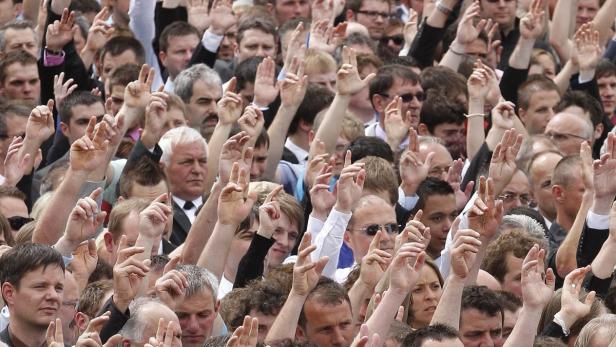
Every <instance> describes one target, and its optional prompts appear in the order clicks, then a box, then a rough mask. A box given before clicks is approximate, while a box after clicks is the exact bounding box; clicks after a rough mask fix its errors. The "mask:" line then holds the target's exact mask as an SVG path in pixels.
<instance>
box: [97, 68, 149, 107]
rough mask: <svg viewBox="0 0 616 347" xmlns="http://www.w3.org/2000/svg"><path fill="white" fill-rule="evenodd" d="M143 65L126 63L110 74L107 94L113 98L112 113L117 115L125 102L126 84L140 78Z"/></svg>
mask: <svg viewBox="0 0 616 347" xmlns="http://www.w3.org/2000/svg"><path fill="white" fill-rule="evenodd" d="M140 70H141V67H139V66H138V65H135V64H126V65H122V66H120V67H118V68H117V69H115V70H114V71H113V73H112V74H111V75H110V76H109V79H108V80H107V83H105V96H107V98H111V115H112V116H115V115H116V114H117V113H118V111H119V110H120V107H122V104H124V90H125V89H126V86H127V85H128V84H129V83H130V82H132V81H136V80H138V79H139V71H140Z"/></svg>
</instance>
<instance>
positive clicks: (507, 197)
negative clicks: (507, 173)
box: [499, 170, 530, 212]
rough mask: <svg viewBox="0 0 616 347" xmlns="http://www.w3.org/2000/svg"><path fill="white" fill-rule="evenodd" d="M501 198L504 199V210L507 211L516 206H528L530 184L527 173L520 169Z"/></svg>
mask: <svg viewBox="0 0 616 347" xmlns="http://www.w3.org/2000/svg"><path fill="white" fill-rule="evenodd" d="M499 198H500V199H501V200H502V201H503V211H505V212H507V211H509V210H511V209H512V208H515V207H520V206H528V204H529V202H530V185H529V183H528V178H527V177H526V175H525V174H524V173H523V172H522V171H520V170H518V171H516V173H515V174H514V175H513V177H511V181H510V182H509V184H507V185H506V186H505V188H504V189H503V192H502V193H501V195H500V197H499Z"/></svg>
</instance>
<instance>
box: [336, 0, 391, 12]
mask: <svg viewBox="0 0 616 347" xmlns="http://www.w3.org/2000/svg"><path fill="white" fill-rule="evenodd" d="M364 1H367V0H350V1H347V3H346V8H347V9H348V10H351V11H353V12H357V11H359V10H360V9H361V6H362V5H363V4H364ZM371 1H375V0H371ZM376 1H379V2H385V3H387V4H388V5H389V6H390V7H391V2H390V1H389V0H376Z"/></svg>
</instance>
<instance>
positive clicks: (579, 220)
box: [556, 190, 593, 278]
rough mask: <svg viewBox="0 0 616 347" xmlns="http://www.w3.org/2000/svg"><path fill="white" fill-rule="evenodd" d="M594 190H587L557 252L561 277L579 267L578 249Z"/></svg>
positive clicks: (558, 270)
mask: <svg viewBox="0 0 616 347" xmlns="http://www.w3.org/2000/svg"><path fill="white" fill-rule="evenodd" d="M592 196H593V192H592V191H588V190H587V191H586V192H584V196H583V198H582V205H581V206H580V209H579V210H578V213H577V215H576V216H575V220H574V221H573V225H572V226H571V230H569V232H568V233H567V236H566V237H565V239H564V240H563V242H562V244H561V245H560V247H558V251H557V252H556V271H557V272H558V275H559V276H561V277H563V278H564V277H565V276H567V274H568V273H569V272H571V271H573V270H574V269H576V268H577V258H576V254H577V249H578V245H579V242H580V235H582V229H583V228H584V222H585V220H586V214H587V213H588V209H589V208H590V204H591V202H592V201H593V199H592Z"/></svg>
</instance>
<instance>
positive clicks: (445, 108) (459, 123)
mask: <svg viewBox="0 0 616 347" xmlns="http://www.w3.org/2000/svg"><path fill="white" fill-rule="evenodd" d="M465 119H466V118H465V117H464V106H463V105H462V104H460V103H457V102H454V101H451V100H450V99H449V98H447V97H445V96H442V95H440V94H438V93H434V91H432V92H430V93H428V98H427V99H426V100H425V101H424V103H423V105H422V107H421V113H420V115H419V126H418V127H417V132H418V133H419V135H422V136H426V135H429V136H434V137H437V138H439V139H441V140H442V141H443V143H444V144H445V147H446V148H447V150H448V151H449V153H450V154H451V156H452V158H455V159H458V158H466V129H465V128H464V121H465Z"/></svg>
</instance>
